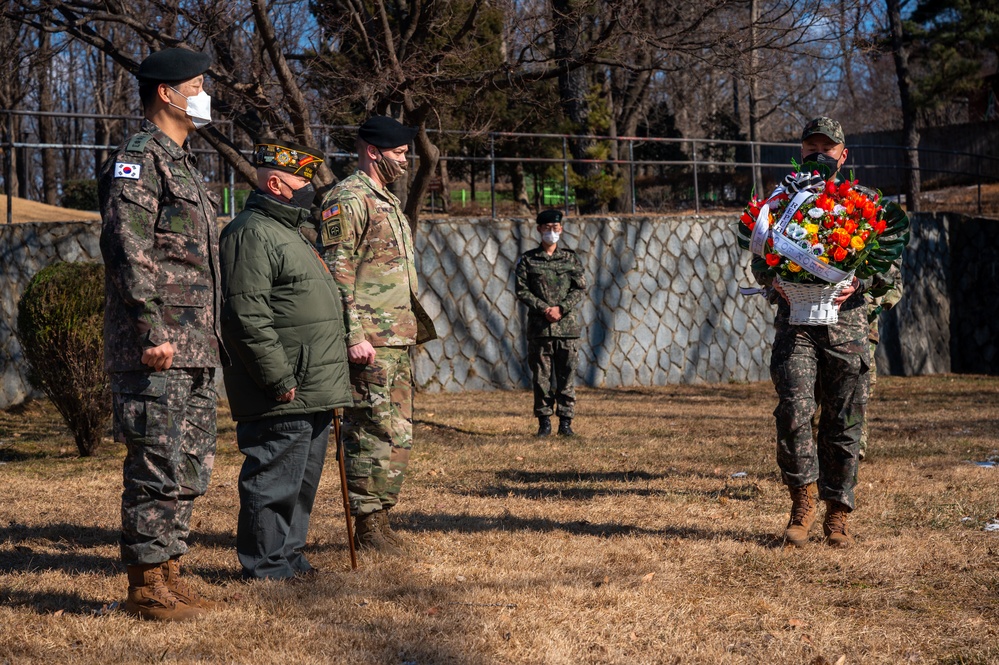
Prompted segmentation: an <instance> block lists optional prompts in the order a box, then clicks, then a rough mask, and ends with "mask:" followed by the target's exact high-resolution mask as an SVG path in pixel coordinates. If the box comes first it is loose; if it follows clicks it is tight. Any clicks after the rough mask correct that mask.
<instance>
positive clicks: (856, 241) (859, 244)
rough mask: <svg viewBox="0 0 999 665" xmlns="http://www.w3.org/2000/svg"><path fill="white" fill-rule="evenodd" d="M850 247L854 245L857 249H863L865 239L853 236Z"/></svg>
mask: <svg viewBox="0 0 999 665" xmlns="http://www.w3.org/2000/svg"><path fill="white" fill-rule="evenodd" d="M850 247H853V248H854V249H856V250H857V251H860V250H862V249H863V248H864V239H863V238H861V237H860V236H853V237H852V238H850Z"/></svg>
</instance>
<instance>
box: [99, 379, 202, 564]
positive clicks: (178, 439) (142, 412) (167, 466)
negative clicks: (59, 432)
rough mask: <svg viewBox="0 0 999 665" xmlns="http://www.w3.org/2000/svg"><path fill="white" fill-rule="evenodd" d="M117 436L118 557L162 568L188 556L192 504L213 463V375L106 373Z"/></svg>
mask: <svg viewBox="0 0 999 665" xmlns="http://www.w3.org/2000/svg"><path fill="white" fill-rule="evenodd" d="M111 390H112V393H113V409H114V431H115V439H116V440H117V441H119V442H122V443H124V444H125V446H126V449H127V452H126V453H125V463H124V466H123V477H124V490H123V491H122V494H121V558H122V561H124V563H125V564H126V565H135V564H150V563H161V562H163V561H166V560H167V559H169V558H172V557H175V556H179V555H181V554H184V553H185V552H186V551H187V537H188V535H190V531H191V527H190V524H191V510H192V508H193V505H194V499H195V498H197V497H199V496H201V495H203V494H204V493H205V491H206V490H207V489H208V481H209V480H210V479H211V475H212V465H213V464H214V462H215V432H216V430H215V405H216V402H217V400H218V395H217V393H216V392H215V370H214V369H212V368H191V369H168V370H165V371H162V372H152V371H150V372H120V373H114V374H112V375H111Z"/></svg>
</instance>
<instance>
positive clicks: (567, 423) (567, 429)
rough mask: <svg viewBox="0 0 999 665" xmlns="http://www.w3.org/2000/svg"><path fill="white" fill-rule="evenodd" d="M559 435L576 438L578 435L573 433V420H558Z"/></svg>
mask: <svg viewBox="0 0 999 665" xmlns="http://www.w3.org/2000/svg"><path fill="white" fill-rule="evenodd" d="M558 433H559V434H561V435H562V436H575V434H576V433H575V432H573V431H572V418H559V419H558Z"/></svg>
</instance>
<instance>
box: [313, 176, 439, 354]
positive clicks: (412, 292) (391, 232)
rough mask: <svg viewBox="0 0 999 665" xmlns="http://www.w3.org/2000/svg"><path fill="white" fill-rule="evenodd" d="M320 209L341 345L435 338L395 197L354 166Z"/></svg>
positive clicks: (419, 341) (410, 238) (408, 235)
mask: <svg viewBox="0 0 999 665" xmlns="http://www.w3.org/2000/svg"><path fill="white" fill-rule="evenodd" d="M320 210H321V214H320V217H321V222H320V234H319V235H320V242H321V243H322V247H323V252H324V258H325V259H326V262H327V263H328V264H329V266H330V270H331V271H332V272H333V279H334V280H336V283H337V286H339V288H340V298H341V300H342V302H343V311H344V322H345V328H346V330H347V346H353V345H354V344H359V343H361V342H363V341H364V340H367V341H368V342H370V343H371V345H372V346H410V345H413V344H422V343H423V342H426V341H429V340H431V339H435V338H436V337H437V334H436V332H435V331H434V326H433V323H432V322H431V321H430V318H429V317H428V316H427V314H426V313H425V312H424V310H423V308H422V307H421V306H420V303H419V301H417V299H416V293H417V288H418V286H417V277H416V263H415V256H414V250H413V235H412V232H411V231H410V228H409V222H408V221H407V220H406V217H405V216H404V215H403V213H402V207H401V205H400V204H399V199H398V198H396V197H395V195H394V194H392V193H391V192H389V191H388V190H386V189H382V188H380V187H378V185H376V184H375V182H374V181H373V180H372V179H371V178H369V177H368V176H367V175H366V174H365V173H364V172H362V171H355V172H354V174H353V175H351V176H350V177H348V178H345V179H344V180H343V181H342V182H340V183H337V185H336V186H335V187H334V188H333V189H331V190H330V191H329V192H328V193H327V194H326V196H324V197H323V203H322V206H321V207H320Z"/></svg>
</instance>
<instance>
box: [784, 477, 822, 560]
mask: <svg viewBox="0 0 999 665" xmlns="http://www.w3.org/2000/svg"><path fill="white" fill-rule="evenodd" d="M788 490H789V491H790V493H791V501H792V503H791V519H790V520H789V521H788V523H787V529H785V531H784V539H785V541H786V542H787V544H789V545H791V546H793V547H804V546H805V545H807V544H808V531H809V529H811V528H812V524H814V523H815V518H816V517H817V515H818V506H817V504H818V500H817V499H818V495H819V489H818V487H817V486H816V484H815V483H809V484H808V485H804V486H802V487H789V488H788Z"/></svg>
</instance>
